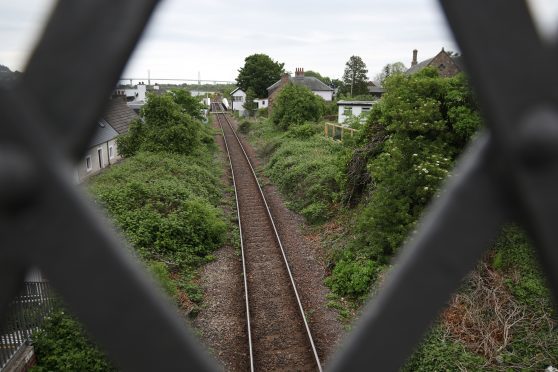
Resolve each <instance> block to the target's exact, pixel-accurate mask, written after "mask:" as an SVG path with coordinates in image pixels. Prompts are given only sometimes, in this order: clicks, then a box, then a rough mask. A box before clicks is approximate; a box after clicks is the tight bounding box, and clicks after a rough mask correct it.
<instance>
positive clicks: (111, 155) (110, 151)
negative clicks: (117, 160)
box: [109, 146, 114, 159]
mask: <svg viewBox="0 0 558 372" xmlns="http://www.w3.org/2000/svg"><path fill="white" fill-rule="evenodd" d="M109 158H110V159H112V158H114V151H113V149H112V146H109Z"/></svg>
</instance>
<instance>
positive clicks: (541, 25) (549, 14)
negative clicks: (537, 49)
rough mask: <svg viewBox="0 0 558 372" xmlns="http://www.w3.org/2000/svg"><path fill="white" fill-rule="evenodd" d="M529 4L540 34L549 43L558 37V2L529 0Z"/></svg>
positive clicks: (552, 0) (553, 0)
mask: <svg viewBox="0 0 558 372" xmlns="http://www.w3.org/2000/svg"><path fill="white" fill-rule="evenodd" d="M527 4H528V5H529V9H530V11H531V15H532V17H533V19H534V21H535V24H536V26H537V30H538V31H539V34H540V35H541V36H542V37H543V38H545V39H546V40H549V41H554V42H555V41H556V40H557V37H558V2H557V1H555V0H528V1H527Z"/></svg>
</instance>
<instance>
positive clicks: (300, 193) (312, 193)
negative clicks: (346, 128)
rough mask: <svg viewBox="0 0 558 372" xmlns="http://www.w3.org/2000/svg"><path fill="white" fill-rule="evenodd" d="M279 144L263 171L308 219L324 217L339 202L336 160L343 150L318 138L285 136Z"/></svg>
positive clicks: (339, 167) (338, 163) (325, 217)
mask: <svg viewBox="0 0 558 372" xmlns="http://www.w3.org/2000/svg"><path fill="white" fill-rule="evenodd" d="M280 143H281V144H280V146H279V147H277V150H276V151H275V152H274V153H273V154H272V155H271V156H270V158H269V162H268V164H267V166H266V171H265V172H266V174H267V175H268V176H269V177H270V178H271V180H272V181H273V182H274V183H275V184H276V185H277V186H278V187H279V189H280V190H281V191H282V192H283V193H284V194H285V195H286V196H287V197H288V199H289V201H290V202H291V205H292V206H293V207H294V209H295V210H296V211H298V212H301V213H302V214H303V215H305V217H307V218H308V221H309V222H320V221H323V220H325V219H327V218H328V217H329V216H331V213H332V211H333V209H334V208H333V207H334V204H335V203H336V202H337V201H338V196H339V192H340V186H339V178H340V176H341V174H342V164H340V160H339V159H340V158H341V156H340V155H341V154H342V153H343V151H345V149H344V148H343V147H342V146H340V145H338V144H334V143H332V142H330V141H328V140H326V139H325V138H320V137H311V138H308V139H298V138H297V139H291V138H288V137H285V138H283V140H282V141H281V142H280Z"/></svg>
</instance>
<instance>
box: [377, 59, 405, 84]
mask: <svg viewBox="0 0 558 372" xmlns="http://www.w3.org/2000/svg"><path fill="white" fill-rule="evenodd" d="M405 71H407V67H405V65H404V64H403V62H395V63H388V64H387V65H385V66H384V68H383V69H382V72H380V73H379V74H377V75H376V76H375V77H374V81H376V82H378V83H380V84H381V85H383V84H384V80H386V78H388V77H390V76H391V75H393V74H402V73H404V72H405Z"/></svg>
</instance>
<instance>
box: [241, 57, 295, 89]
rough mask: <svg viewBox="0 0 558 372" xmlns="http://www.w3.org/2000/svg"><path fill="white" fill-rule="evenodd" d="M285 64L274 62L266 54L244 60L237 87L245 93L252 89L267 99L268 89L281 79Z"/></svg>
mask: <svg viewBox="0 0 558 372" xmlns="http://www.w3.org/2000/svg"><path fill="white" fill-rule="evenodd" d="M283 66H285V64H284V63H279V62H276V61H274V60H272V59H271V58H270V57H269V56H268V55H266V54H252V55H251V56H248V57H246V59H244V66H243V67H241V68H240V70H238V77H237V78H236V83H237V85H238V86H239V87H240V88H241V89H242V90H243V91H245V92H247V91H248V89H250V88H252V90H253V91H254V93H255V94H256V95H257V96H258V97H259V98H262V97H267V88H268V87H269V86H271V85H272V84H273V83H275V82H276V81H277V80H279V79H280V78H281V75H282V74H283V73H284V72H285V70H284V69H283Z"/></svg>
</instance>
